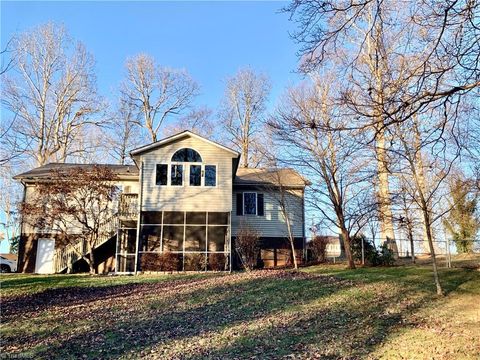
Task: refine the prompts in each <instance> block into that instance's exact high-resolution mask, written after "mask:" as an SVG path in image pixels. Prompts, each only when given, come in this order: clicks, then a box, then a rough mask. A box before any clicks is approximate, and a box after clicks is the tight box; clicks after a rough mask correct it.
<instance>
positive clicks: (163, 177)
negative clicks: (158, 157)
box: [155, 164, 168, 185]
mask: <svg viewBox="0 0 480 360" xmlns="http://www.w3.org/2000/svg"><path fill="white" fill-rule="evenodd" d="M167 172H168V165H167V164H157V172H156V178H155V184H157V185H167V178H168V175H167Z"/></svg>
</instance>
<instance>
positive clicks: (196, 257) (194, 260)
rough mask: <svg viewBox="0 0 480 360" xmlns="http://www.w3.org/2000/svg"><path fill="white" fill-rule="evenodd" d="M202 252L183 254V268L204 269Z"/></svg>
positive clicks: (191, 269) (187, 269)
mask: <svg viewBox="0 0 480 360" xmlns="http://www.w3.org/2000/svg"><path fill="white" fill-rule="evenodd" d="M205 260H206V259H205V255H204V254H185V263H184V265H185V270H186V271H203V270H205V265H206V263H205V262H206V261H205Z"/></svg>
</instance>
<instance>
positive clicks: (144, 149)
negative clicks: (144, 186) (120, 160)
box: [130, 130, 240, 157]
mask: <svg viewBox="0 0 480 360" xmlns="http://www.w3.org/2000/svg"><path fill="white" fill-rule="evenodd" d="M184 136H191V137H194V138H196V139H199V140H202V141H205V142H207V143H209V144H212V145H214V146H216V147H218V148H220V149H222V150H225V151H228V152H230V153H231V154H232V155H234V156H235V157H240V153H239V152H237V151H235V150H232V149H230V148H228V147H226V146H224V145H222V144H219V143H217V142H215V141H212V140H209V139H207V138H204V137H203V136H200V135H198V134H195V133H193V132H191V131H190V130H184V131H182V132H179V133H178V134H175V135H172V136H169V137H166V138H165V139H162V140H159V141H156V142H154V143H151V144H148V145H144V146H141V147H139V148H136V149H134V150H132V151H130V156H131V157H134V156H136V155H140V154H143V153H145V152H148V151H151V150H153V149H156V148H158V147H160V146H163V145H165V144H168V143H171V142H174V141H176V140H178V139H181V138H182V137H184Z"/></svg>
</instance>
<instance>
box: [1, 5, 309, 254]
mask: <svg viewBox="0 0 480 360" xmlns="http://www.w3.org/2000/svg"><path fill="white" fill-rule="evenodd" d="M285 4H286V2H251V1H248V2H123V1H117V2H113V1H108V2H94V1H88V2H60V1H54V2H39V1H37V2H25V1H16V2H15V1H1V3H0V7H1V27H0V30H1V45H2V46H1V48H2V49H3V48H4V47H5V44H6V43H7V41H8V40H9V39H10V38H11V37H12V36H13V35H14V34H15V33H17V32H23V31H25V30H28V29H30V28H33V27H35V26H37V25H40V24H44V23H46V22H49V21H53V22H56V23H63V24H64V25H65V27H66V28H67V29H68V31H69V32H70V35H71V36H72V37H73V38H74V39H76V40H79V41H81V42H83V43H84V44H85V45H86V47H87V49H88V50H89V51H90V52H91V53H92V54H93V55H94V57H95V59H96V74H97V84H98V88H99V93H100V94H101V95H102V96H104V97H106V98H107V99H109V100H111V101H112V103H113V102H114V101H115V96H116V90H117V88H118V85H119V83H120V81H121V80H122V77H123V75H124V63H125V60H126V58H127V57H128V56H132V55H135V54H138V53H140V52H146V53H149V54H150V55H153V56H154V57H155V59H156V60H157V62H158V63H159V64H161V65H164V66H170V67H175V68H185V69H187V70H188V71H189V72H190V74H191V75H192V77H193V78H194V79H195V80H197V81H198V82H199V84H200V86H201V95H200V96H199V97H198V98H197V99H196V103H197V105H199V106H203V105H207V106H209V107H211V108H212V109H216V108H217V107H218V104H219V102H220V100H221V97H222V95H223V91H224V85H225V79H226V78H227V77H228V76H230V75H233V74H234V73H235V72H236V71H237V70H238V69H239V68H241V67H245V66H251V67H252V68H254V69H256V70H259V71H262V72H265V73H266V74H268V75H269V77H270V79H271V81H272V93H271V97H270V109H272V108H273V106H274V104H275V101H276V99H277V98H278V96H279V95H280V94H281V93H282V92H283V91H284V89H285V87H286V86H288V85H291V84H293V83H295V82H297V81H298V80H300V76H299V75H298V74H296V73H295V69H296V65H297V57H296V51H297V50H298V47H297V45H296V44H294V42H293V41H292V40H291V39H290V37H289V34H288V32H289V31H293V30H294V24H293V23H292V22H290V21H289V20H288V14H284V13H280V11H279V10H280V9H281V8H282V6H284V5H285ZM5 251H8V244H7V242H6V241H2V242H1V244H0V252H5Z"/></svg>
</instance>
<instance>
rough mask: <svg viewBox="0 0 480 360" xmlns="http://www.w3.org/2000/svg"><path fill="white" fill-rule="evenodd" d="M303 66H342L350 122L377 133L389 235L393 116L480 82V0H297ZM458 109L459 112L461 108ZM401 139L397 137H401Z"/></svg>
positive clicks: (448, 98) (446, 99)
mask: <svg viewBox="0 0 480 360" xmlns="http://www.w3.org/2000/svg"><path fill="white" fill-rule="evenodd" d="M285 10H286V11H288V12H290V13H291V15H292V19H294V20H295V21H296V22H297V24H298V31H297V32H296V33H295V34H294V35H293V37H294V38H295V39H296V40H297V41H298V42H299V43H300V44H301V46H302V48H301V50H300V55H301V60H302V63H301V70H302V71H304V72H307V73H308V72H312V71H315V70H316V69H319V68H320V67H327V68H329V67H334V66H335V67H336V68H339V69H340V71H338V72H337V78H336V81H337V82H338V83H339V84H340V85H341V86H342V91H341V92H340V93H341V96H339V99H338V100H339V101H341V102H342V103H343V104H344V105H345V106H346V109H348V110H349V111H350V113H351V115H352V119H351V120H352V121H351V122H350V123H349V124H346V125H344V126H345V127H347V128H350V129H353V128H355V129H362V130H366V131H368V132H369V133H371V138H372V141H373V143H374V150H375V154H376V158H377V176H378V191H377V198H378V202H379V219H380V223H381V224H380V225H381V226H380V227H381V230H382V233H383V235H382V237H384V238H392V236H393V224H392V219H393V215H392V210H391V194H390V181H389V176H390V169H389V167H390V165H391V164H390V160H389V154H390V152H389V147H390V142H391V141H392V139H389V137H388V135H389V134H388V131H387V130H388V129H389V127H390V126H391V125H392V124H395V123H398V122H407V121H408V120H409V119H410V118H411V117H412V116H414V115H415V114H417V113H422V112H424V111H425V110H426V109H427V108H429V107H438V106H444V105H445V106H449V104H458V103H459V101H460V100H459V99H460V98H462V97H464V96H465V95H466V94H467V93H469V92H471V91H472V90H474V89H475V88H478V86H479V85H480V80H479V75H480V69H479V66H478V65H479V59H480V55H479V54H480V41H479V40H480V28H479V27H478V22H477V21H476V20H474V19H477V18H478V16H479V10H480V4H478V2H474V1H473V2H472V1H457V0H452V1H450V0H449V1H437V0H422V1H414V0H411V1H402V2H397V1H378V0H366V1H360V2H358V1H354V0H340V1H337V0H327V1H322V2H317V1H314V0H297V1H293V2H292V3H291V4H290V5H289V6H288V7H287V8H286V9H285ZM453 116H454V115H453ZM393 140H394V139H393Z"/></svg>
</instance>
